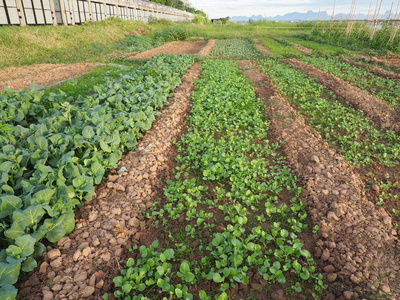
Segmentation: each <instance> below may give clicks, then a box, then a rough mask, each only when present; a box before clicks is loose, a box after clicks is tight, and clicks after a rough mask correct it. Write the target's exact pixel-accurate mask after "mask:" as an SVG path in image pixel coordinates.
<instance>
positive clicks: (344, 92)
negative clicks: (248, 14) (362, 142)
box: [285, 59, 400, 133]
mask: <svg viewBox="0 0 400 300" xmlns="http://www.w3.org/2000/svg"><path fill="white" fill-rule="evenodd" d="M285 62H286V63H288V64H289V65H291V66H293V67H295V68H296V69H298V70H301V71H303V72H305V73H306V74H307V75H308V76H310V77H312V78H315V79H316V80H317V82H319V83H320V84H322V85H324V86H326V87H328V88H329V89H330V90H332V91H333V92H334V93H335V94H336V95H337V96H339V97H342V98H343V99H344V100H345V101H348V102H349V103H350V104H351V105H352V106H353V107H354V108H356V109H360V110H362V111H363V112H364V113H365V115H366V116H367V117H368V118H370V119H371V120H372V121H374V122H376V123H377V124H378V125H379V126H382V125H384V126H385V128H387V129H390V130H393V131H395V132H397V133H399V132H400V112H399V111H397V110H394V109H393V108H392V107H391V106H390V105H389V104H388V103H386V102H384V101H382V100H381V99H378V98H375V97H373V96H371V95H370V94H368V93H367V92H365V91H363V90H361V89H359V88H357V87H355V86H353V85H351V84H349V83H348V82H346V81H344V80H342V79H340V78H338V77H336V76H333V75H330V74H328V73H326V72H324V71H322V70H320V69H318V68H316V67H314V66H311V65H308V64H305V63H303V62H301V61H299V60H297V59H288V60H285Z"/></svg>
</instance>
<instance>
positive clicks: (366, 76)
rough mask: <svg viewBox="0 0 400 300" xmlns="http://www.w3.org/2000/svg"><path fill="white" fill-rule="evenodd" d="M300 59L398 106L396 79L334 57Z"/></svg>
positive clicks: (398, 92) (398, 89) (399, 91)
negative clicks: (381, 75) (384, 76)
mask: <svg viewBox="0 0 400 300" xmlns="http://www.w3.org/2000/svg"><path fill="white" fill-rule="evenodd" d="M301 60H302V61H303V62H305V63H308V64H310V65H313V66H315V67H317V68H319V69H321V70H323V71H325V72H327V73H329V74H332V75H335V76H337V77H339V78H341V79H344V80H346V81H348V82H350V83H351V84H353V85H355V86H357V87H359V88H361V89H363V90H365V91H367V92H368V93H370V94H371V95H373V96H375V97H377V98H379V99H382V100H384V101H387V102H389V103H390V105H391V106H392V107H393V108H394V109H398V108H399V105H400V104H399V101H400V85H399V83H398V80H396V79H390V78H383V77H380V76H378V75H375V74H373V73H371V72H370V71H368V70H366V69H364V68H359V67H356V66H352V65H351V64H350V63H347V62H343V61H341V60H339V59H337V58H334V57H330V58H317V57H303V58H302V59H301Z"/></svg>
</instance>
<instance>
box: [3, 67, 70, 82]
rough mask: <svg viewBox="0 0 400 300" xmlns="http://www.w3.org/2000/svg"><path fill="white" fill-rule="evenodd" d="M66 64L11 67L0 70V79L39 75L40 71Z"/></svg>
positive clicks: (6, 79)
mask: <svg viewBox="0 0 400 300" xmlns="http://www.w3.org/2000/svg"><path fill="white" fill-rule="evenodd" d="M63 66H65V65H64V64H38V65H32V66H26V67H9V68H6V69H3V70H0V81H8V80H12V79H16V78H23V77H26V76H32V75H37V74H39V73H42V72H45V71H48V70H52V69H56V68H59V67H63Z"/></svg>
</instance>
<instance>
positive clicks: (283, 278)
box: [105, 61, 324, 299]
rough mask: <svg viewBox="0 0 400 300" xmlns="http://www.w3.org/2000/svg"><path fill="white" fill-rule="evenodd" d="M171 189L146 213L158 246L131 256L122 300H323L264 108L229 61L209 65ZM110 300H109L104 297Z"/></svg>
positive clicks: (296, 192)
mask: <svg viewBox="0 0 400 300" xmlns="http://www.w3.org/2000/svg"><path fill="white" fill-rule="evenodd" d="M202 68H203V72H202V76H201V79H200V80H199V81H197V82H195V86H196V91H195V92H194V93H193V97H192V100H193V106H192V111H191V114H190V116H189V117H188V124H189V125H188V131H187V133H186V134H184V135H183V136H182V137H181V140H180V141H179V142H176V147H177V149H178V153H179V154H178V155H177V157H176V161H177V166H176V168H175V178H174V180H168V182H167V185H166V186H165V188H164V193H163V195H160V197H159V199H158V201H157V202H155V204H154V206H153V208H152V212H151V213H148V215H147V216H148V218H149V221H148V222H151V223H152V224H153V225H154V226H153V228H152V229H151V231H152V235H153V236H154V241H153V242H152V243H151V245H149V246H147V247H146V246H145V245H142V246H140V247H137V246H136V247H135V248H134V249H131V251H132V257H131V258H129V259H128V260H127V261H126V264H124V265H125V268H124V269H123V270H122V271H121V276H117V277H115V278H114V283H115V286H116V288H117V290H116V291H115V293H114V295H115V296H116V297H117V298H121V297H123V298H124V299H168V298H171V299H172V298H178V299H193V298H196V299H228V297H233V296H238V297H240V298H243V299H244V298H251V297H253V298H254V299H259V297H262V295H264V296H265V295H270V294H271V292H273V291H275V290H278V289H282V290H284V292H285V294H286V295H287V296H289V297H291V298H293V299H311V298H313V297H314V298H318V297H319V295H320V294H321V293H322V291H323V289H324V285H323V282H322V275H321V274H317V273H316V266H315V262H314V260H313V258H312V257H311V254H310V252H308V251H307V250H305V249H304V245H303V243H302V242H301V240H300V235H301V234H302V233H303V232H304V230H305V228H307V221H306V219H307V213H306V207H305V206H304V205H303V203H302V201H301V199H300V192H301V188H300V187H299V186H298V185H297V178H296V176H295V175H294V174H293V172H292V171H291V170H290V169H289V168H288V167H286V166H285V165H284V158H283V157H281V156H279V155H278V153H277V149H278V148H279V145H277V144H274V143H271V142H269V140H268V139H267V132H268V126H269V124H268V122H266V121H265V120H264V119H263V104H262V102H261V101H260V100H259V99H257V98H256V96H255V91H254V89H253V87H252V85H251V84H250V83H249V82H247V81H246V80H245V77H244V75H243V74H242V73H241V71H240V69H239V68H238V66H237V64H236V63H235V62H233V61H205V62H204V63H203V65H202ZM105 298H107V295H105Z"/></svg>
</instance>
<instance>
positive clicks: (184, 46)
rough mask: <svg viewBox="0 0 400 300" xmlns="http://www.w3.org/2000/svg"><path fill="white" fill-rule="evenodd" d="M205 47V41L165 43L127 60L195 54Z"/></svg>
mask: <svg viewBox="0 0 400 300" xmlns="http://www.w3.org/2000/svg"><path fill="white" fill-rule="evenodd" d="M205 45H206V42H205V41H198V42H170V43H166V44H164V45H162V46H160V47H157V48H154V49H150V50H147V51H143V52H141V53H138V54H135V55H133V56H131V57H127V59H150V58H152V57H153V56H155V55H160V54H161V53H169V54H182V53H187V54H197V53H199V51H200V50H201V49H203V48H204V46H205Z"/></svg>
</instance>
